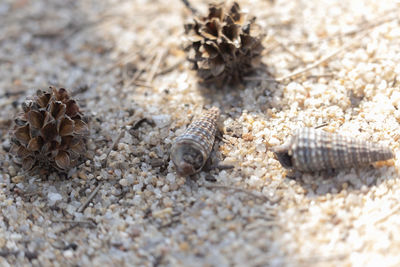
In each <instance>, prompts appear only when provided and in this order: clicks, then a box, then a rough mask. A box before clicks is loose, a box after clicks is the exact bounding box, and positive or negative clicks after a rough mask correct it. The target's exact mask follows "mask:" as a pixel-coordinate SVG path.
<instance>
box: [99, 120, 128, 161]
mask: <svg viewBox="0 0 400 267" xmlns="http://www.w3.org/2000/svg"><path fill="white" fill-rule="evenodd" d="M124 135H125V127H122V129H121V132H120V133H119V135H118V136H117V138H115V140H114V142H113V143H112V145H111V146H110V148H109V149H108V150H107V152H106V158H105V159H104V161H103V164H102V165H103V167H105V166H107V161H108V156H109V155H110V153H111V151H112V150H113V149H114V148H115V146H116V145H117V144H118V142H119V140H121V138H122V137H124Z"/></svg>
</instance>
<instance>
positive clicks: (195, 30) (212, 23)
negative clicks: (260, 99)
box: [185, 2, 264, 86]
mask: <svg viewBox="0 0 400 267" xmlns="http://www.w3.org/2000/svg"><path fill="white" fill-rule="evenodd" d="M254 21H255V18H254V17H253V18H251V19H249V20H247V19H246V14H245V13H243V12H241V11H240V7H239V5H238V4H237V3H236V2H235V3H233V5H232V6H231V8H230V9H229V10H226V8H225V7H224V5H223V4H218V5H215V4H211V5H210V7H209V14H208V16H207V17H202V18H198V19H194V22H193V23H189V24H186V25H185V33H186V34H187V35H188V39H189V41H190V45H189V47H188V50H189V51H190V53H189V60H190V61H193V62H194V69H196V70H198V74H199V76H200V77H201V78H203V79H204V81H205V82H215V83H216V85H217V86H222V85H223V84H225V83H231V84H234V83H237V82H241V81H242V79H243V76H244V75H247V74H249V73H250V72H251V71H253V70H254V68H256V67H258V66H259V65H260V59H261V52H262V50H263V49H264V47H263V45H262V44H261V42H262V39H263V38H264V34H262V33H260V32H261V31H260V30H259V29H260V28H259V26H258V25H256V24H255V23H254ZM256 31H258V33H257V32H256Z"/></svg>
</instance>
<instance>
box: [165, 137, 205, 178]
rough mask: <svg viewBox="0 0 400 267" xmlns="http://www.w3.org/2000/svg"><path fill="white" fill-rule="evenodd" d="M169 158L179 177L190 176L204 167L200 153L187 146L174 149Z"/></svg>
mask: <svg viewBox="0 0 400 267" xmlns="http://www.w3.org/2000/svg"><path fill="white" fill-rule="evenodd" d="M171 156H172V161H173V162H174V164H175V167H176V170H177V172H178V173H179V174H180V175H192V174H194V173H196V172H198V171H200V169H201V168H202V167H203V165H204V160H203V154H202V153H201V151H200V150H199V149H197V148H195V147H193V146H190V145H188V144H185V145H179V146H178V147H176V148H175V149H174V151H173V152H172V153H171Z"/></svg>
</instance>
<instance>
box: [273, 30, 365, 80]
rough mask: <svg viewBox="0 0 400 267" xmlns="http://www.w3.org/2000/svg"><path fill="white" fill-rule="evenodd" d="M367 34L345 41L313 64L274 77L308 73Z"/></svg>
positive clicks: (283, 78) (284, 78) (282, 78)
mask: <svg viewBox="0 0 400 267" xmlns="http://www.w3.org/2000/svg"><path fill="white" fill-rule="evenodd" d="M367 34H368V33H366V34H363V35H361V36H359V37H358V38H355V39H353V40H351V41H349V42H347V43H345V44H344V45H342V46H341V47H339V48H338V49H337V50H335V51H333V52H332V53H330V54H328V55H326V56H324V57H322V58H321V59H319V60H317V61H315V62H314V63H313V64H311V65H309V66H307V67H305V68H302V69H299V70H295V71H294V72H292V73H289V74H287V75H285V76H282V77H279V78H277V79H274V81H276V82H282V81H284V80H287V79H290V78H293V77H296V76H298V75H300V74H303V73H306V72H308V71H310V70H312V69H314V68H315V67H318V66H319V65H321V64H323V63H325V62H327V61H328V60H330V59H331V58H333V57H334V56H336V55H338V54H339V53H341V52H343V51H345V50H346V49H349V48H350V47H352V46H354V45H356V44H357V42H358V41H359V40H361V39H362V38H364V37H365V36H366V35H367Z"/></svg>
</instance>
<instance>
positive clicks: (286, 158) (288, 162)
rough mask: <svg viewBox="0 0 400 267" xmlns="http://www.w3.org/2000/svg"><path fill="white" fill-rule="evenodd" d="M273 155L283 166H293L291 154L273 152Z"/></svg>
mask: <svg viewBox="0 0 400 267" xmlns="http://www.w3.org/2000/svg"><path fill="white" fill-rule="evenodd" d="M275 156H276V157H277V159H278V161H279V163H280V164H281V165H282V166H283V167H284V168H287V169H290V168H292V167H293V163H292V156H290V155H289V153H288V152H275Z"/></svg>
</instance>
